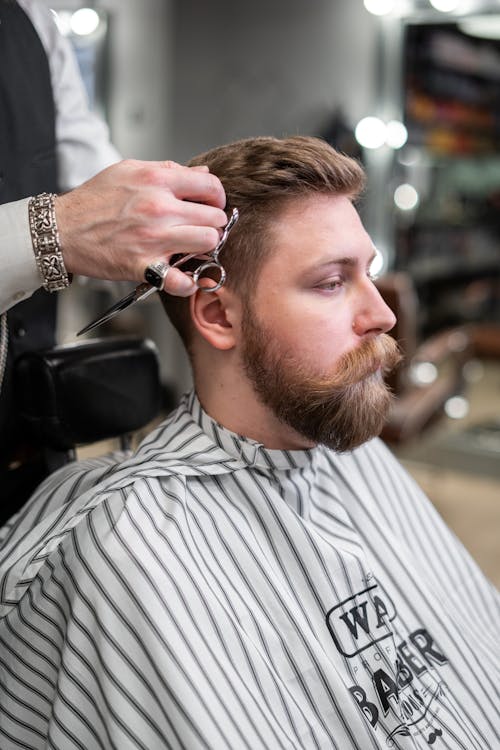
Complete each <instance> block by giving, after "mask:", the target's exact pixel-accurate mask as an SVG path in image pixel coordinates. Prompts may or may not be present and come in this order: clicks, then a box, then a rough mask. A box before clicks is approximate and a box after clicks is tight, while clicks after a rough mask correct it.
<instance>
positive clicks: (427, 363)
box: [376, 272, 473, 444]
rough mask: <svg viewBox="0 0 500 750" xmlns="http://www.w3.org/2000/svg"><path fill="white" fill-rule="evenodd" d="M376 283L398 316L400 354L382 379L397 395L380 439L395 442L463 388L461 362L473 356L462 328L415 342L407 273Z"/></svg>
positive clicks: (413, 297) (415, 311)
mask: <svg viewBox="0 0 500 750" xmlns="http://www.w3.org/2000/svg"><path fill="white" fill-rule="evenodd" d="M376 285H377V288H378V290H379V292H380V294H381V295H382V297H383V299H384V300H385V302H386V303H387V305H388V306H389V307H390V308H391V310H392V311H393V312H394V314H395V315H396V317H397V324H396V326H395V328H394V329H393V330H392V331H391V335H392V336H393V337H394V338H395V339H396V340H397V341H398V343H399V345H400V348H401V351H402V353H403V356H404V360H403V362H402V364H401V365H400V366H399V368H397V370H396V371H395V372H394V373H392V374H391V375H389V377H388V379H387V380H388V384H389V385H390V386H391V388H392V390H393V392H394V394H395V397H396V398H395V399H394V401H393V404H392V407H391V411H390V414H389V418H388V421H387V423H386V425H385V427H384V429H383V431H382V434H381V437H382V439H383V440H385V441H386V442H388V443H394V444H400V443H404V442H406V441H407V440H409V439H410V438H413V437H414V436H416V435H418V434H420V433H421V432H422V431H423V430H424V429H426V428H427V427H428V426H429V425H431V424H433V423H434V422H435V421H436V420H437V419H438V418H439V417H440V416H442V415H443V414H444V411H443V407H444V405H445V403H446V401H447V400H448V399H449V398H450V397H452V396H455V395H457V394H459V393H460V392H461V391H462V389H463V386H464V378H463V366H464V364H465V363H466V362H467V361H468V360H469V359H471V358H472V356H473V346H472V341H471V336H470V331H469V329H468V328H467V327H466V326H458V327H455V328H450V329H447V330H443V331H440V332H439V333H438V334H436V335H434V336H432V337H431V338H428V339H426V340H425V341H419V340H418V299H417V294H416V291H415V288H414V286H413V282H412V280H411V278H410V276H409V275H408V274H406V273H402V272H394V273H388V274H386V275H385V276H382V277H381V278H380V279H378V280H377V282H376Z"/></svg>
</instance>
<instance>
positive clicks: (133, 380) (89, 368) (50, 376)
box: [15, 338, 161, 450]
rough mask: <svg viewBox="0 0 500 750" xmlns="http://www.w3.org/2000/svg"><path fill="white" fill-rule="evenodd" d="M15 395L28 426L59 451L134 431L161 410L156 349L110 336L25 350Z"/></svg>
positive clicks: (19, 364)
mask: <svg viewBox="0 0 500 750" xmlns="http://www.w3.org/2000/svg"><path fill="white" fill-rule="evenodd" d="M15 397H16V399H17V400H18V403H19V407H20V412H21V414H22V416H23V419H24V421H25V424H26V429H27V430H29V431H30V432H31V433H32V434H34V435H35V436H36V437H37V438H38V439H39V440H41V441H43V442H45V443H46V444H47V446H49V447H51V448H55V449H57V450H69V449H71V448H73V447H74V446H75V445H81V444H85V443H94V442H97V441H99V440H105V439H108V438H112V437H117V436H119V435H124V434H126V433H129V432H133V431H134V430H137V429H139V428H141V427H144V426H145V425H146V424H148V422H150V421H151V420H152V419H153V418H154V417H155V416H156V415H157V414H158V412H159V410H160V405H161V385H160V377H159V366H158V354H157V350H156V347H155V345H154V344H153V343H152V342H151V341H149V340H144V339H136V338H106V339H93V340H89V341H85V342H83V343H79V344H70V345H67V346H59V347H55V348H54V349H49V350H46V351H39V352H30V353H27V354H24V355H23V356H22V357H20V358H19V360H18V362H17V364H16V374H15Z"/></svg>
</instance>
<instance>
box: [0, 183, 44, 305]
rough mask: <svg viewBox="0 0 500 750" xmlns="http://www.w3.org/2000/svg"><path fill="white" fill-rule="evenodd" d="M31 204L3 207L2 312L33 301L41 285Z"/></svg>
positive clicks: (0, 216)
mask: <svg viewBox="0 0 500 750" xmlns="http://www.w3.org/2000/svg"><path fill="white" fill-rule="evenodd" d="M29 200H30V198H23V200H20V201H15V202H14V203H5V204H4V205H3V206H0V312H5V310H8V309H9V307H12V306H13V305H15V304H17V302H20V301H21V300H23V299H26V298H27V297H30V296H31V295H32V294H33V292H34V291H35V290H36V289H38V288H39V287H40V286H41V285H42V278H41V277H40V273H39V271H38V268H37V265H36V260H35V254H34V252H33V245H32V243H31V235H30V228H29V218H28V203H29Z"/></svg>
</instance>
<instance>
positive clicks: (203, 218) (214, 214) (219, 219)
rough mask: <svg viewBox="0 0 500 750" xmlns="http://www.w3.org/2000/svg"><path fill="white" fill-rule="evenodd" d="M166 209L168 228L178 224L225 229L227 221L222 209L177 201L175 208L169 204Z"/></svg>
mask: <svg viewBox="0 0 500 750" xmlns="http://www.w3.org/2000/svg"><path fill="white" fill-rule="evenodd" d="M168 209H169V214H168V219H166V222H167V223H168V226H170V227H172V226H177V225H178V224H180V225H188V226H189V225H190V226H205V227H216V228H219V227H225V226H226V224H227V221H228V219H227V216H226V214H225V212H224V211H223V210H222V209H220V208H214V207H213V206H206V205H205V204H204V203H192V202H191V201H186V200H184V201H181V200H179V201H177V204H176V205H175V207H172V204H170V205H169V206H168ZM165 228H166V227H165Z"/></svg>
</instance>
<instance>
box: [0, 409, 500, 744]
mask: <svg viewBox="0 0 500 750" xmlns="http://www.w3.org/2000/svg"><path fill="white" fill-rule="evenodd" d="M3 536H4V541H3V544H2V547H1V549H0V747H1V749H2V750H19V748H23V750H26V749H30V750H31V749H35V748H36V749H37V750H38V749H39V750H41V749H42V748H44V749H46V748H50V749H56V748H57V750H76V749H77V748H78V749H79V750H94V748H95V749H96V750H97V749H106V750H108V748H113V749H114V750H137V749H138V748H140V749H141V750H156V749H158V750H160V749H163V748H172V749H175V750H177V749H180V748H183V749H184V750H205V749H206V748H209V749H210V750H240V749H241V750H243V749H244V750H264V749H265V750H285V748H286V750H292V749H293V750H303V749H304V748H306V749H307V750H317V749H319V748H334V749H335V750H351V749H352V748H356V750H365V749H366V750H371V749H375V748H394V749H395V750H399V749H401V750H406V749H409V748H412V749H414V748H429V747H432V746H434V747H435V748H436V749H439V750H451V749H453V750H486V749H488V748H495V749H496V748H498V747H500V745H499V741H498V730H499V722H498V708H499V701H498V692H497V688H498V674H499V670H498V622H499V619H498V614H499V610H498V601H497V600H496V598H495V593H494V591H493V590H492V587H491V586H490V585H489V584H488V582H487V581H486V580H485V579H484V577H483V575H482V573H481V572H480V571H479V569H478V568H477V566H476V565H475V563H474V562H473V561H472V560H471V558H470V557H469V555H468V554H467V552H466V551H465V550H464V549H463V547H462V546H461V545H460V543H459V542H458V541H457V539H456V538H454V536H453V535H452V534H451V533H450V531H449V530H448V529H447V528H446V526H445V525H444V524H443V522H442V521H441V519H440V518H439V516H438V515H437V513H436V512H435V510H434V509H433V507H432V506H431V504H430V503H429V501H428V500H427V499H426V498H425V496H424V495H423V494H422V493H421V492H420V490H419V489H418V487H417V486H416V485H415V484H414V482H413V481H412V480H411V478H410V477H409V476H408V475H407V474H406V473H405V472H404V470H403V469H402V468H401V466H400V465H399V464H398V462H397V461H396V460H395V459H394V457H393V456H392V454H391V453H390V452H389V451H388V450H387V448H386V447H385V446H384V445H383V444H382V443H381V442H380V441H379V440H373V441H370V442H369V443H366V444H365V445H364V446H362V447H361V448H358V449H356V450H355V451H353V452H352V453H350V454H344V455H337V454H335V453H333V452H332V451H329V450H327V449H325V448H323V447H318V448H315V449H314V450H311V451H277V450H267V449H265V448H263V447H262V446H261V445H259V444H257V443H255V442H254V441H252V440H248V439H245V438H242V437H239V436H237V435H235V434H233V433H231V432H228V431H227V430H225V429H224V428H223V427H221V426H220V425H217V424H216V423H215V422H214V421H213V420H212V419H211V418H210V417H208V416H207V414H206V413H204V412H203V410H202V409H201V407H200V404H199V402H198V400H197V398H196V396H195V395H194V394H189V395H188V396H186V397H185V398H184V399H183V401H182V403H181V405H180V407H179V408H178V410H177V411H176V412H175V413H174V414H173V415H172V416H171V417H170V418H169V419H167V420H166V421H165V422H163V424H162V425H161V426H160V427H159V428H158V429H156V430H155V431H154V432H152V433H151V434H150V435H149V436H148V437H147V438H146V439H145V440H144V442H143V443H142V444H141V446H140V447H139V449H138V450H137V451H136V453H135V454H134V455H132V456H129V457H126V458H125V459H123V458H122V460H121V461H118V460H117V459H115V458H107V459H97V460H92V461H84V462H81V463H75V464H71V465H70V466H69V467H65V468H64V469H62V470H60V471H59V472H57V473H56V474H54V475H52V476H51V477H50V478H49V479H48V480H47V481H46V482H45V484H44V485H43V486H42V487H41V488H40V489H39V490H38V492H37V494H36V495H35V496H33V498H32V499H31V500H30V501H29V503H28V505H27V506H26V507H25V508H24V509H23V510H22V512H21V513H20V514H19V515H18V516H17V518H16V519H15V520H14V522H13V523H12V524H11V525H10V526H9V528H5V529H4V530H3Z"/></svg>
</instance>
